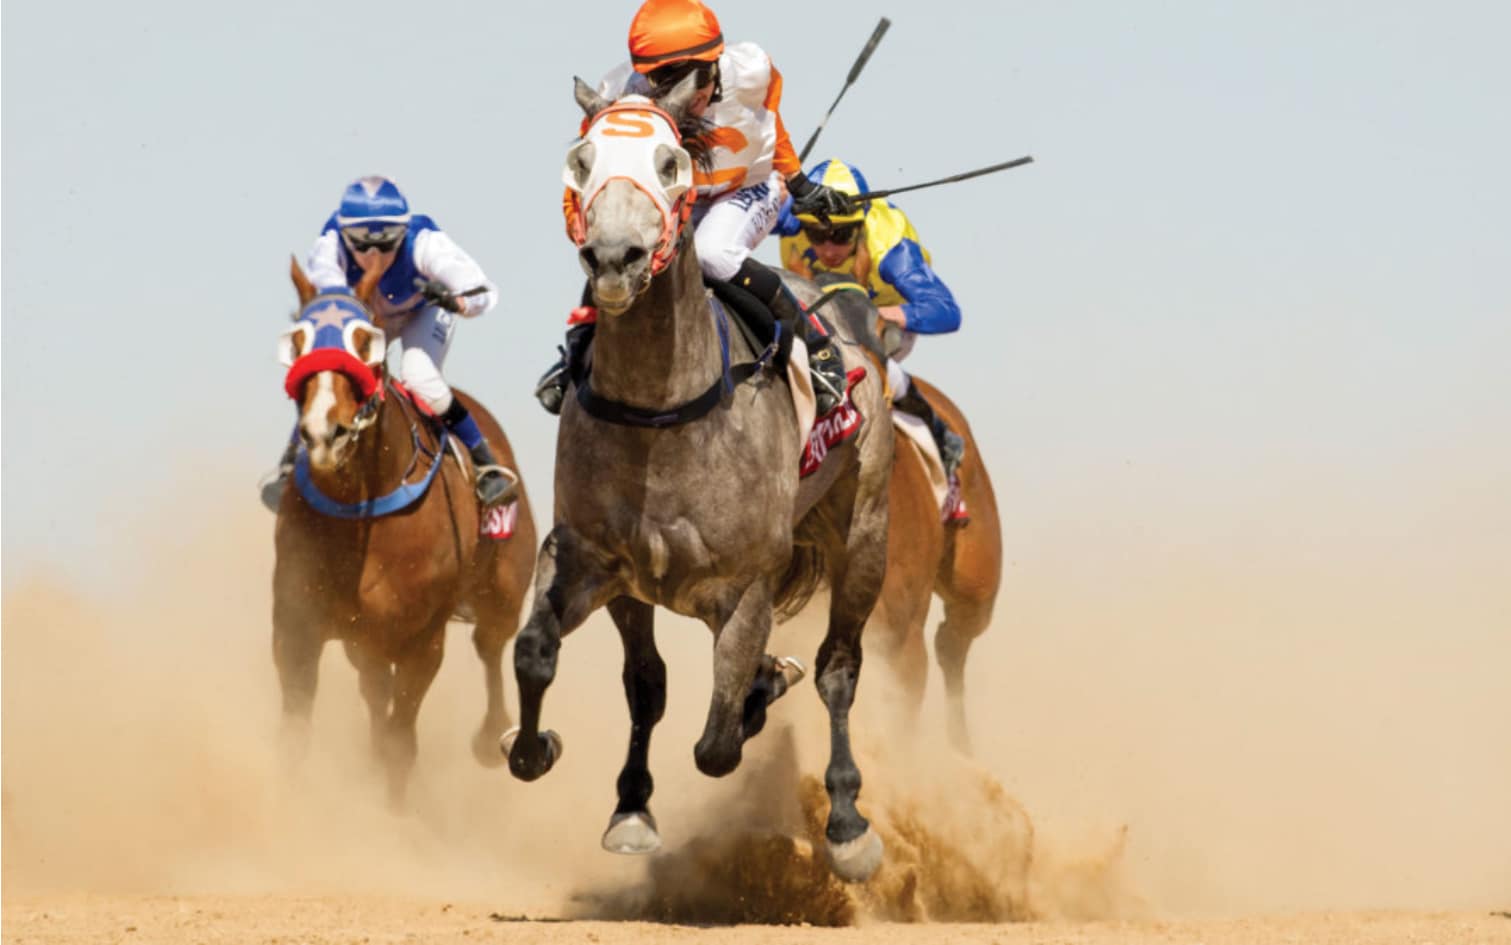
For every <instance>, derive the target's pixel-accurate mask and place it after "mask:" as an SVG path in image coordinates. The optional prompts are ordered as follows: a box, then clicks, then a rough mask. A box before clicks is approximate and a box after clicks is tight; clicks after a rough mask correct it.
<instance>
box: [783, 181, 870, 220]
mask: <svg viewBox="0 0 1511 945" xmlns="http://www.w3.org/2000/svg"><path fill="white" fill-rule="evenodd" d="M787 190H788V192H790V193H791V194H792V212H793V213H798V214H808V215H811V216H815V217H818V218H819V219H820V220H823V221H824V222H825V223H827V222H828V221H829V215H830V214H834V215H836V216H844V215H846V214H850V213H854V212H855V203H854V201H852V200H851V199H850V196H849V195H848V194H844V193H841V192H839V191H837V190H835V189H834V188H833V187H826V186H824V185H823V184H815V183H814V182H813V181H811V180H809V179H808V178H807V177H805V176H804V175H802V174H801V173H799V174H794V175H792V176H791V177H789V178H787Z"/></svg>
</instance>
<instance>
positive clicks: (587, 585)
mask: <svg viewBox="0 0 1511 945" xmlns="http://www.w3.org/2000/svg"><path fill="white" fill-rule="evenodd" d="M613 591H614V589H613V586H612V578H611V575H610V574H609V573H608V572H607V571H606V570H605V569H604V568H603V567H601V566H600V565H599V563H598V562H597V560H595V558H594V556H593V555H592V554H591V553H589V552H588V550H587V549H585V548H583V547H582V544H581V540H580V539H579V538H578V537H577V535H576V533H574V532H572V531H571V530H570V529H567V528H565V527H563V526H559V525H558V526H557V527H556V528H554V529H552V530H551V534H549V535H547V536H546V540H545V542H544V543H542V545H541V546H540V556H539V557H538V558H537V559H536V565H535V603H534V605H533V606H532V607H531V609H530V620H529V622H527V623H526V624H525V628H524V629H523V630H521V631H520V633H519V639H518V640H516V641H515V643H514V678H515V680H516V681H517V683H518V685H519V727H518V728H517V729H511V730H510V731H508V732H505V733H504V736H503V738H502V739H501V740H500V742H499V746H500V747H501V748H502V749H503V751H504V753H505V754H507V755H508V756H509V770H510V771H511V772H513V774H514V776H515V777H517V778H519V779H521V780H523V781H534V780H535V779H536V778H538V777H540V776H541V775H543V774H545V773H546V772H547V771H549V770H551V766H552V765H554V764H555V763H556V759H557V757H558V756H559V755H560V754H561V738H560V736H558V735H557V734H556V733H555V732H550V731H547V732H542V731H541V730H540V704H541V700H542V699H544V698H545V694H546V689H547V687H549V686H550V685H551V680H553V679H554V678H555V677H556V655H557V652H558V651H559V650H560V649H561V638H562V637H564V636H566V635H567V634H568V633H571V632H572V631H573V630H575V629H577V627H578V626H580V625H581V624H582V622H583V621H584V620H586V619H588V615H589V614H591V613H592V612H593V611H594V610H597V609H598V608H599V607H601V606H603V604H604V603H605V602H606V601H607V600H608V598H610V597H612V596H613Z"/></svg>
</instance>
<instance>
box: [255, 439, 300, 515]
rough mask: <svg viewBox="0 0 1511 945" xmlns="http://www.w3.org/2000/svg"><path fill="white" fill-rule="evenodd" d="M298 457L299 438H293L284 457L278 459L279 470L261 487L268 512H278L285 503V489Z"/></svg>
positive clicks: (286, 447)
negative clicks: (281, 504)
mask: <svg viewBox="0 0 1511 945" xmlns="http://www.w3.org/2000/svg"><path fill="white" fill-rule="evenodd" d="M298 455H299V438H298V437H293V436H291V437H289V442H288V445H287V446H285V447H284V448H283V455H282V456H280V457H279V458H278V470H277V471H276V472H274V473H273V475H271V476H269V477H268V478H267V479H265V480H263V482H262V485H261V486H260V487H259V488H260V490H261V492H262V504H263V505H265V506H267V508H268V511H270V512H274V513H276V512H277V511H278V506H279V504H280V503H281V502H282V501H283V487H284V486H286V485H288V481H289V477H290V476H292V475H293V474H294V459H295V458H296V457H297V456H298Z"/></svg>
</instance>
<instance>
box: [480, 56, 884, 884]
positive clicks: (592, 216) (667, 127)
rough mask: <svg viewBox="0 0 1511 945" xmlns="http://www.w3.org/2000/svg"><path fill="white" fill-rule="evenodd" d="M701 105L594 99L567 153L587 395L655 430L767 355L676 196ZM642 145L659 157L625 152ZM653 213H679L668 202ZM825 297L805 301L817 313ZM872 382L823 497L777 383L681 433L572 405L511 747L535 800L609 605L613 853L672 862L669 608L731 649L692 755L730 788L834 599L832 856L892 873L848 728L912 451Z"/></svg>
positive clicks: (823, 653)
mask: <svg viewBox="0 0 1511 945" xmlns="http://www.w3.org/2000/svg"><path fill="white" fill-rule="evenodd" d="M692 92H693V84H692V81H691V80H688V81H686V82H684V83H682V84H681V85H679V86H678V87H676V88H675V89H673V90H672V92H671V93H670V94H668V95H667V96H666V97H665V98H664V99H663V100H662V101H661V102H660V103H659V104H660V108H661V109H664V112H663V111H661V110H659V109H658V108H656V106H653V105H652V104H651V103H650V102H649V101H648V100H646V99H642V98H639V97H637V96H630V97H627V98H625V99H621V100H619V101H618V102H615V103H610V102H608V101H606V100H605V99H603V98H602V97H600V96H599V95H597V94H596V93H595V92H593V90H592V89H590V88H588V86H586V85H585V84H584V83H582V81H581V80H578V81H577V90H576V97H577V102H578V104H579V105H580V106H581V107H582V109H583V111H584V112H585V113H586V114H587V116H588V124H589V126H590V127H589V130H588V131H587V132H586V133H585V137H584V139H583V140H582V141H580V142H579V143H578V144H577V145H575V146H574V147H573V149H572V150H571V152H570V153H569V155H568V160H567V171H566V174H567V180H568V183H569V185H575V186H576V187H577V188H578V189H579V190H582V189H584V188H585V187H586V185H588V183H589V182H590V181H597V182H599V183H601V186H598V187H595V188H594V189H593V190H592V193H584V194H583V198H584V199H583V202H582V205H583V208H584V210H583V213H582V223H581V229H580V231H579V235H578V239H579V249H580V258H581V261H582V265H583V268H584V270H585V271H586V272H587V274H588V277H589V280H590V283H591V287H592V292H593V298H594V301H595V303H596V304H597V307H598V311H599V318H598V326H597V334H596V339H595V341H594V346H593V350H592V362H591V375H590V380H589V382H588V383H587V384H578V385H575V386H576V388H588V389H590V394H589V395H588V396H590V397H596V398H597V399H598V400H599V402H602V403H610V404H614V405H617V406H618V408H619V409H622V410H625V411H629V412H633V413H635V414H636V415H637V416H640V417H655V416H658V415H659V416H661V417H663V418H664V417H666V416H669V415H673V414H677V413H678V411H679V408H684V407H686V406H687V405H690V404H693V403H696V402H700V400H701V401H702V402H704V403H705V404H706V403H707V397H706V396H705V395H707V394H709V393H710V392H711V391H712V390H713V389H714V388H716V387H719V385H720V383H721V378H723V377H725V376H726V375H725V370H724V369H725V366H726V364H727V362H725V361H724V360H723V345H721V338H722V339H723V341H724V343H726V344H727V346H728V351H729V354H730V358H731V359H733V360H735V361H736V362H741V363H745V364H748V363H749V362H750V359H752V358H753V357H754V356H755V354H756V352H755V351H753V349H752V345H751V344H749V343H748V342H746V341H745V340H744V339H743V338H742V337H741V335H740V333H739V332H737V331H728V330H727V326H726V325H721V324H720V323H719V322H718V321H717V320H716V319H715V318H714V317H712V316H711V312H712V310H711V308H710V302H709V298H708V295H707V290H706V289H705V287H704V285H703V281H702V277H701V274H700V270H699V265H698V260H697V258H696V255H695V253H694V250H693V244H692V238H691V228H690V227H688V226H686V225H685V223H684V222H683V219H682V218H679V217H677V215H676V213H675V206H674V207H673V212H672V213H671V215H670V216H669V215H668V210H667V203H668V201H669V200H670V195H671V194H672V193H677V192H685V191H686V189H687V188H688V187H689V186H690V184H691V171H692V159H691V157H690V156H689V154H688V151H687V150H686V149H684V148H683V147H682V146H681V140H682V139H681V138H680V136H679V135H678V134H677V131H676V127H677V125H678V124H679V123H681V122H683V121H684V120H685V119H686V117H687V115H686V109H687V105H688V102H689V101H690V100H691V97H692ZM600 118H604V119H612V120H605V121H602V122H601V126H600V128H599V135H598V136H597V137H596V138H595V135H594V132H593V129H592V127H591V126H592V125H595V124H600V122H599V119H600ZM604 126H607V127H604ZM647 127H654V129H655V132H656V133H655V134H654V135H652V134H650V133H649V132H646V131H645V130H644V129H645V128H647ZM605 130H606V131H607V132H608V133H609V134H610V135H612V137H607V136H604V135H603V134H602V132H604V131H605ZM595 141H596V147H595ZM632 145H633V147H638V148H641V149H649V150H646V151H645V152H644V153H638V152H625V151H624V150H623V149H624V148H626V147H630V146H632ZM613 149H620V150H617V151H615V150H613ZM606 154H617V155H618V158H614V159H612V160H611V159H609V158H606V157H605V155H606ZM613 160H618V161H620V162H621V163H627V164H631V165H635V166H640V167H643V168H646V169H648V170H646V171H644V172H643V175H642V176H643V177H644V178H648V179H637V178H635V176H634V175H635V171H634V170H633V168H631V169H630V170H629V171H625V170H624V169H623V168H621V167H618V166H615V167H610V168H608V169H607V170H605V169H604V168H602V167H600V168H596V169H595V161H596V162H600V163H603V164H610V163H613ZM637 162H638V163H637ZM595 173H596V174H597V175H598V176H597V177H595ZM604 180H606V181H607V182H606V183H602V181H604ZM679 181H680V182H681V183H678V182H679ZM653 194H660V195H661V196H662V197H663V198H667V199H663V200H662V201H661V202H660V203H658V201H657V198H655V197H653V196H652V195H653ZM817 295H818V291H817V289H815V288H814V287H813V286H811V285H807V286H804V287H803V295H802V297H803V298H804V300H805V301H809V300H812V299H813V298H815V297H817ZM853 362H854V366H857V367H859V366H864V369H865V371H866V377H865V378H864V380H862V381H861V382H859V383H857V384H855V385H854V387H853V389H852V402H853V404H854V406H855V407H856V408H857V409H858V410H859V411H860V413H861V415H862V416H863V417H864V418H865V422H864V423H863V424H862V426H861V429H860V431H859V432H858V433H857V434H856V435H855V436H854V437H852V438H851V439H850V440H848V441H846V442H844V443H843V444H841V445H839V446H837V447H835V448H834V449H832V450H831V451H830V452H829V454H828V457H827V459H826V460H825V462H824V464H823V466H822V467H820V468H819V470H818V471H817V472H814V473H812V474H811V475H809V476H808V477H806V478H802V479H800V478H799V472H798V469H799V459H800V452H801V450H800V442H799V441H800V439H801V434H800V431H799V423H798V418H797V412H796V410H795V408H794V401H793V398H792V395H791V393H790V392H789V389H788V385H787V384H786V383H785V382H783V381H782V380H781V379H780V378H778V377H776V376H775V375H774V374H773V373H771V372H769V371H758V372H756V373H755V374H754V375H753V376H752V377H750V378H749V379H748V380H745V381H744V382H743V383H740V384H738V385H726V386H724V387H723V388H722V390H721V395H720V396H719V398H718V400H717V403H716V404H715V405H713V406H712V407H711V408H710V409H708V410H707V412H706V413H703V414H702V415H701V416H696V417H695V418H693V417H688V416H686V415H685V414H686V411H683V415H682V416H678V417H677V419H678V420H679V421H682V422H674V423H670V424H668V425H660V424H661V423H662V422H663V421H657V422H656V424H655V425H634V424H630V423H624V422H617V421H610V420H605V419H600V417H598V416H594V415H591V414H590V413H589V411H588V409H587V407H586V406H585V405H584V403H583V400H584V392H583V390H580V389H577V390H574V391H573V393H575V394H576V396H568V398H567V400H566V405H565V410H564V411H563V412H562V416H561V426H560V430H559V432H558V436H557V445H556V479H555V487H556V503H555V510H554V513H555V525H554V527H553V528H552V530H551V532H550V534H549V535H548V536H547V537H546V539H545V542H544V543H543V544H542V546H541V550H540V555H539V558H538V561H537V570H536V583H535V602H534V605H533V609H532V611H531V614H530V619H529V621H528V623H527V624H526V626H525V628H524V630H523V631H521V633H520V635H519V639H518V642H517V643H516V644H515V672H516V675H517V678H518V681H519V688H520V726H519V728H518V729H517V730H515V731H511V732H510V733H509V734H508V735H506V736H505V738H504V739H503V740H502V743H501V745H502V747H503V749H504V751H505V752H506V753H507V754H508V756H509V767H510V770H511V771H512V772H513V773H514V774H515V776H517V777H519V778H521V779H523V780H527V781H529V780H534V779H535V778H538V777H540V776H541V775H543V774H545V773H546V772H547V771H548V770H550V768H551V766H552V765H553V764H554V763H555V761H556V759H557V758H558V757H559V756H560V753H561V748H562V741H561V738H560V737H559V736H558V735H557V734H556V733H554V732H551V731H542V730H541V729H540V715H541V700H542V697H543V696H544V694H545V690H546V688H547V687H548V686H549V685H550V684H551V680H552V678H553V677H554V675H555V672H556V659H557V653H558V650H559V649H560V646H561V638H562V637H563V636H564V635H566V634H567V633H569V632H571V631H572V630H573V629H575V628H576V627H578V626H579V625H580V624H582V622H583V621H584V620H585V619H586V618H587V617H588V615H589V614H590V613H592V612H593V611H594V610H596V609H597V608H599V607H602V606H605V605H606V606H607V607H608V611H609V615H610V616H611V617H612V618H613V621H614V624H615V626H616V627H617V628H618V629H619V633H620V636H621V638H622V640H623V644H624V676H623V678H624V689H625V696H626V699H627V700H628V703H629V710H630V719H631V728H630V739H629V756H628V759H627V760H626V762H625V765H624V768H623V769H622V770H621V772H620V774H619V779H618V795H619V803H618V806H617V807H616V808H615V810H614V814H613V816H612V818H611V820H610V822H609V827H608V830H607V831H606V832H605V834H604V838H603V845H604V847H605V848H606V849H609V850H611V851H614V852H620V853H648V852H651V851H653V850H655V849H657V848H659V846H660V843H661V841H660V837H659V835H658V833H657V829H656V823H655V820H654V819H653V818H652V816H651V814H650V811H649V810H648V802H649V799H650V795H651V791H652V778H651V774H650V771H649V768H648V765H647V755H648V753H649V749H650V737H651V731H652V729H653V728H654V726H655V725H656V723H657V722H658V721H659V720H660V719H661V716H662V714H663V712H664V710H665V706H666V666H665V663H664V662H663V661H662V659H661V656H660V654H659V653H658V652H657V649H656V642H655V636H654V629H653V621H654V607H655V606H658V605H659V606H662V607H665V608H667V609H669V610H672V611H674V612H676V613H679V614H683V615H686V616H689V617H694V618H697V619H699V620H701V621H703V622H704V623H705V624H706V625H707V626H708V627H709V629H710V630H711V631H713V635H714V641H713V653H714V665H713V670H714V685H713V698H712V702H711V704H710V706H709V710H708V718H707V721H706V723H705V726H704V729H703V734H702V737H701V738H699V740H698V743H697V745H696V747H695V748H694V750H693V757H694V759H695V761H696V763H697V766H698V769H699V770H700V771H702V772H703V773H704V774H707V775H710V776H713V777H720V776H723V775H726V774H728V773H730V772H731V771H733V770H734V769H735V768H736V766H737V765H738V764H739V763H740V757H741V752H742V747H743V744H744V742H745V741H746V739H748V738H750V737H751V736H753V735H755V734H756V733H757V732H759V731H760V730H761V728H762V726H763V725H764V724H765V717H766V707H767V705H768V704H769V703H771V702H772V701H774V700H775V699H776V698H778V697H779V696H781V695H782V694H783V693H784V692H785V691H786V689H787V686H788V685H789V684H790V683H791V682H794V681H795V678H794V677H796V676H797V674H796V673H792V672H787V671H784V670H785V669H786V667H784V663H783V661H779V660H775V659H773V658H772V657H771V656H769V655H767V642H768V638H769V635H770V633H771V627H772V623H773V620H774V618H775V616H776V614H777V613H782V614H790V613H794V612H795V611H796V609H797V608H799V607H801V606H802V603H803V602H804V601H805V600H806V599H807V597H808V596H809V595H811V594H812V593H813V591H814V589H815V586H816V585H817V584H818V583H819V582H821V581H827V582H828V585H829V587H830V589H831V595H830V609H829V622H828V630H827V633H826V635H825V637H824V640H823V643H822V645H821V646H820V647H819V651H818V655H817V660H816V665H815V682H816V684H817V688H818V692H819V696H820V698H821V699H822V700H823V702H824V705H825V706H826V707H827V709H828V712H829V721H830V736H831V739H830V759H829V766H828V769H827V771H826V772H825V778H824V783H825V787H826V788H827V790H828V794H829V801H830V811H829V819H828V823H827V828H826V833H827V840H828V843H827V851H828V856H829V861H830V864H831V866H832V868H833V869H834V871H835V873H836V875H838V876H840V877H841V878H843V879H846V880H850V881H861V880H864V879H866V878H868V877H869V876H870V875H871V874H872V873H873V872H874V871H875V869H876V868H877V867H878V866H879V865H880V863H881V859H882V844H881V840H880V837H879V836H878V835H877V834H876V832H875V831H874V830H873V829H872V828H871V825H870V824H869V823H868V822H867V820H866V819H865V818H864V817H863V816H861V814H860V812H859V810H857V808H856V798H857V796H858V795H859V793H860V786H861V777H860V770H859V769H858V767H857V766H856V763H855V759H854V757H853V756H852V754H851V749H850V735H849V721H848V719H849V711H850V706H851V704H852V702H853V701H854V698H855V687H856V683H857V680H858V679H859V676H860V666H861V630H862V628H863V627H864V626H865V624H866V620H867V618H868V617H869V615H870V613H871V610H872V607H873V606H874V605H875V603H876V600H877V597H878V595H879V593H880V590H881V585H882V580H883V575H884V571H885V568H886V544H887V494H888V483H889V478H890V475H891V466H892V455H893V453H892V451H893V443H892V431H891V426H890V424H889V423H888V422H887V408H888V405H887V403H886V400H885V395H884V393H883V384H882V382H881V380H880V378H879V377H878V376H877V375H876V373H875V370H874V368H873V367H871V366H870V365H869V364H868V362H867V359H864V358H860V357H854V358H853Z"/></svg>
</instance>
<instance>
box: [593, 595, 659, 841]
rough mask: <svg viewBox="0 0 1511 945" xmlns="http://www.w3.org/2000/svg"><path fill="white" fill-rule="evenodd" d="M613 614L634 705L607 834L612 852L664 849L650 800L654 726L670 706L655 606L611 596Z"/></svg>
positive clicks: (627, 689) (629, 699)
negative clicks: (656, 629) (628, 738)
mask: <svg viewBox="0 0 1511 945" xmlns="http://www.w3.org/2000/svg"><path fill="white" fill-rule="evenodd" d="M609 616H611V617H613V618H614V626H616V627H618V628H619V638H620V640H621V641H622V642H623V643H624V698H625V701H626V702H628V703H629V707H630V750H629V756H628V758H626V759H625V762H624V768H623V769H621V770H620V772H619V782H618V785H617V787H618V791H619V804H618V806H617V807H615V808H614V816H613V817H612V818H611V819H610V820H609V828H608V830H606V831H605V832H604V834H603V848H604V849H605V850H608V851H609V852H610V853H652V852H654V851H656V850H658V849H660V848H661V837H660V835H659V834H657V832H656V819H655V818H654V817H652V816H651V812H650V808H649V803H650V798H651V791H652V790H653V789H654V787H655V782H654V779H652V777H651V771H650V751H651V731H652V729H654V728H655V727H656V723H657V722H659V721H661V716H662V714H663V713H664V712H665V711H666V663H664V662H663V661H662V659H661V654H660V653H659V652H658V651H657V650H656V632H655V610H654V608H652V607H651V605H650V604H647V603H644V602H642V601H638V600H635V599H634V598H630V597H616V598H614V599H613V600H611V601H609Z"/></svg>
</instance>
